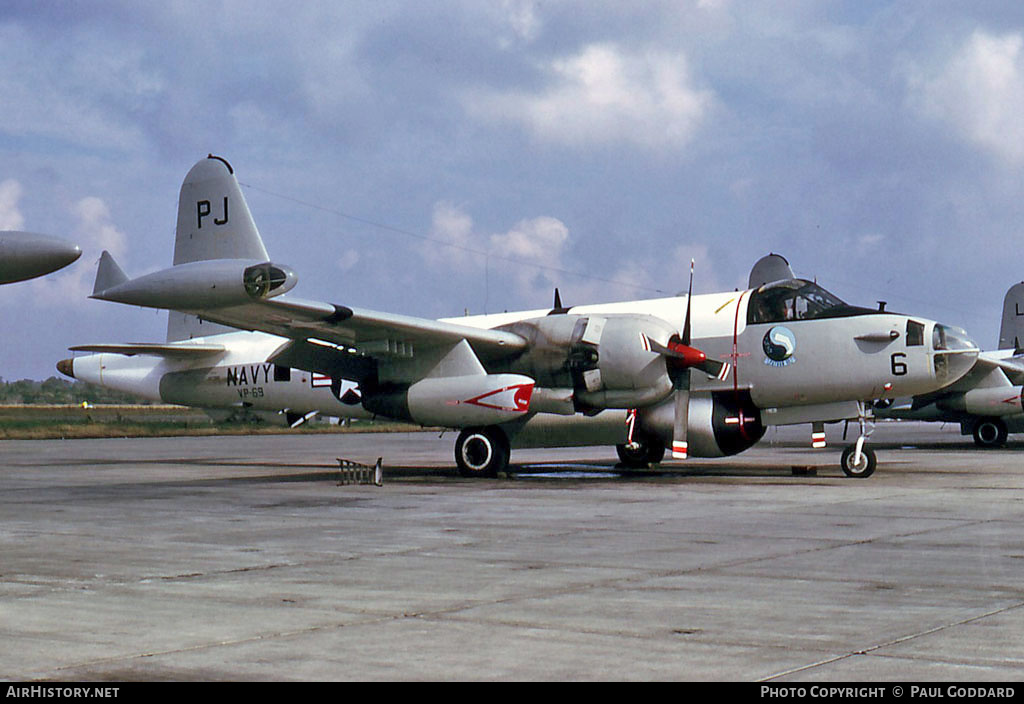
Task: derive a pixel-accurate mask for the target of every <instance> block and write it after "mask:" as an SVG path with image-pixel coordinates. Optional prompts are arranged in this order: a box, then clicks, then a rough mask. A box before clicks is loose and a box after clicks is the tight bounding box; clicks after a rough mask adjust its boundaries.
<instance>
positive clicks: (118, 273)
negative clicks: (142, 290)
mask: <svg viewBox="0 0 1024 704" xmlns="http://www.w3.org/2000/svg"><path fill="white" fill-rule="evenodd" d="M127 280H128V275H127V274H125V273H124V271H123V270H122V269H121V267H119V266H118V265H117V262H116V261H114V258H113V257H112V256H110V252H108V251H107V250H103V254H101V255H100V265H99V267H97V269H96V282H95V283H94V284H93V286H92V295H94V296H95V295H97V294H100V293H103V292H104V291H106V290H107V289H109V288H114V286H118V285H120V284H123V283H124V282H125V281H127Z"/></svg>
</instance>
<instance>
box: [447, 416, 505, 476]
mask: <svg viewBox="0 0 1024 704" xmlns="http://www.w3.org/2000/svg"><path fill="white" fill-rule="evenodd" d="M511 452H512V451H511V448H510V447H509V442H508V437H507V436H506V435H505V432H504V431H503V430H502V429H501V428H497V427H495V426H493V425H489V426H485V427H478V428H466V429H465V430H463V431H462V432H461V433H459V439H458V440H456V441H455V464H457V465H458V466H459V474H461V475H462V476H464V477H487V478H491V477H496V476H498V472H504V471H505V470H507V469H508V460H509V456H510V454H511Z"/></svg>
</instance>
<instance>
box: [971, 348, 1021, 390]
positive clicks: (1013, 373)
mask: <svg viewBox="0 0 1024 704" xmlns="http://www.w3.org/2000/svg"><path fill="white" fill-rule="evenodd" d="M979 366H980V367H983V368H989V369H996V368H998V369H1002V370H1003V373H1004V374H1006V377H1007V378H1008V379H1009V380H1010V381H1011V382H1012V383H1013V384H1015V385H1019V384H1024V355H1022V354H1015V353H1014V351H1013V350H1000V351H997V352H982V353H981V354H979V355H978V361H976V362H975V367H976V368H977V367H979Z"/></svg>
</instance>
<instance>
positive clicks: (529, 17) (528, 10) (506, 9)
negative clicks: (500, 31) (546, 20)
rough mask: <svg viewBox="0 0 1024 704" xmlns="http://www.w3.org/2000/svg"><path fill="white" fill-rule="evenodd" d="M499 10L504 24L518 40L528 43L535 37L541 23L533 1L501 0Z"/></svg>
mask: <svg viewBox="0 0 1024 704" xmlns="http://www.w3.org/2000/svg"><path fill="white" fill-rule="evenodd" d="M500 9H501V12H502V14H503V19H504V21H505V23H506V24H507V25H508V27H509V28H510V29H511V30H512V32H513V33H514V34H515V36H516V37H517V38H518V39H520V40H522V41H526V42H529V41H532V40H533V39H535V38H536V37H537V35H538V34H539V32H540V29H541V21H540V19H539V18H538V17H537V3H536V2H535V1H534V0H502V2H501V7H500ZM506 43H507V42H506Z"/></svg>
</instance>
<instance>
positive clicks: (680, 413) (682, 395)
mask: <svg viewBox="0 0 1024 704" xmlns="http://www.w3.org/2000/svg"><path fill="white" fill-rule="evenodd" d="M680 381H681V382H682V383H681V384H680V386H681V388H678V389H676V391H675V418H674V421H673V424H672V459H676V460H685V459H686V458H687V457H688V456H689V446H688V445H687V442H686V430H687V427H688V426H689V424H690V372H689V371H688V370H687V371H685V372H683V374H682V379H680Z"/></svg>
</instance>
